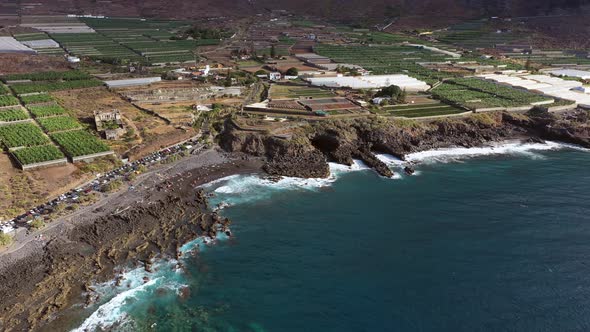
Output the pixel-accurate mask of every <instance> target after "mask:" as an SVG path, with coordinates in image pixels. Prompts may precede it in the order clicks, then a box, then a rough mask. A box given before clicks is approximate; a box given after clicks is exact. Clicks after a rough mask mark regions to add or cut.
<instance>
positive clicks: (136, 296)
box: [72, 232, 229, 332]
mask: <svg viewBox="0 0 590 332" xmlns="http://www.w3.org/2000/svg"><path fill="white" fill-rule="evenodd" d="M228 239H229V237H228V236H227V235H226V234H225V233H223V232H218V234H217V236H216V238H215V239H210V238H207V237H199V238H197V239H195V240H193V241H190V242H188V243H186V244H185V245H184V246H182V247H181V249H180V251H181V254H182V258H181V260H180V261H177V260H175V259H169V258H160V259H155V261H154V264H153V266H152V271H153V272H147V271H146V269H145V267H136V268H130V269H124V270H123V272H122V273H121V275H120V276H118V277H117V278H115V279H114V280H111V281H108V282H104V283H100V284H96V285H93V287H92V288H93V289H94V293H95V294H96V295H97V296H99V298H101V299H107V300H106V301H104V300H103V301H101V302H100V303H99V304H98V306H96V305H95V306H93V307H92V309H93V311H92V313H91V314H90V316H89V317H88V318H86V319H85V320H84V322H83V323H82V324H81V325H80V326H79V327H78V328H76V329H74V330H72V332H84V331H95V330H97V329H103V330H104V329H107V330H115V331H117V330H121V331H126V330H128V329H131V330H133V328H132V327H133V326H135V325H136V322H133V320H132V319H131V318H130V315H129V313H130V312H132V311H147V310H148V308H145V307H144V306H146V305H147V304H149V303H150V300H149V299H150V298H153V297H154V296H156V294H158V296H160V297H162V296H167V297H168V300H169V301H171V302H173V301H175V300H176V299H177V298H178V297H179V296H181V295H182V292H181V290H182V289H183V288H186V287H188V286H189V285H188V281H187V280H186V277H185V276H184V269H182V268H179V266H181V265H182V264H186V261H185V259H184V258H188V257H192V256H194V254H196V253H197V252H203V251H204V250H206V248H207V247H208V246H210V245H214V243H215V242H217V241H225V240H228ZM163 291H166V292H163Z"/></svg>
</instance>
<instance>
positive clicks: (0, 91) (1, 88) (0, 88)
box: [0, 83, 10, 96]
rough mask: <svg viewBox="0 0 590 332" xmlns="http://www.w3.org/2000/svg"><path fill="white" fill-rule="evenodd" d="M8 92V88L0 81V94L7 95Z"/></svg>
mask: <svg viewBox="0 0 590 332" xmlns="http://www.w3.org/2000/svg"><path fill="white" fill-rule="evenodd" d="M9 94H10V89H8V87H7V86H6V85H4V84H1V83H0V96H2V95H9Z"/></svg>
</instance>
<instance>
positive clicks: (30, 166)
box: [14, 158, 68, 171]
mask: <svg viewBox="0 0 590 332" xmlns="http://www.w3.org/2000/svg"><path fill="white" fill-rule="evenodd" d="M14 159H15V160H16V162H17V163H18V165H19V167H20V168H21V169H22V170H23V171H30V170H32V169H39V168H46V167H53V166H62V165H67V163H68V159H66V158H62V159H56V160H50V161H44V162H42V163H35V164H28V165H22V164H21V163H20V162H19V161H18V159H16V158H14Z"/></svg>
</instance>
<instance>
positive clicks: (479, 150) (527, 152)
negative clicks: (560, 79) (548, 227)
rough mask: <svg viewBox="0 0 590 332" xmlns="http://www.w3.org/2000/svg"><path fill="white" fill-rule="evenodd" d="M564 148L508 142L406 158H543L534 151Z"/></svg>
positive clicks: (437, 160) (552, 144) (436, 160)
mask: <svg viewBox="0 0 590 332" xmlns="http://www.w3.org/2000/svg"><path fill="white" fill-rule="evenodd" d="M563 148H566V145H564V144H561V143H556V142H547V143H545V144H543V143H520V142H508V143H501V144H493V145H489V146H484V147H474V148H463V147H457V148H447V149H437V150H429V151H422V152H416V153H411V154H409V155H407V156H406V160H407V161H409V162H424V163H448V162H460V161H462V160H465V159H469V158H474V157H480V156H492V155H521V156H528V157H531V158H543V157H542V156H541V155H540V154H537V153H535V151H550V150H559V149H563Z"/></svg>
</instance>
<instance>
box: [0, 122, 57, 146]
mask: <svg viewBox="0 0 590 332" xmlns="http://www.w3.org/2000/svg"><path fill="white" fill-rule="evenodd" d="M0 141H1V142H2V144H3V145H4V146H5V147H6V148H9V149H10V148H15V147H20V146H36V145H44V144H47V143H49V138H47V136H45V134H43V131H41V128H39V127H37V126H35V125H34V124H32V123H17V124H11V125H6V126H0Z"/></svg>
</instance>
